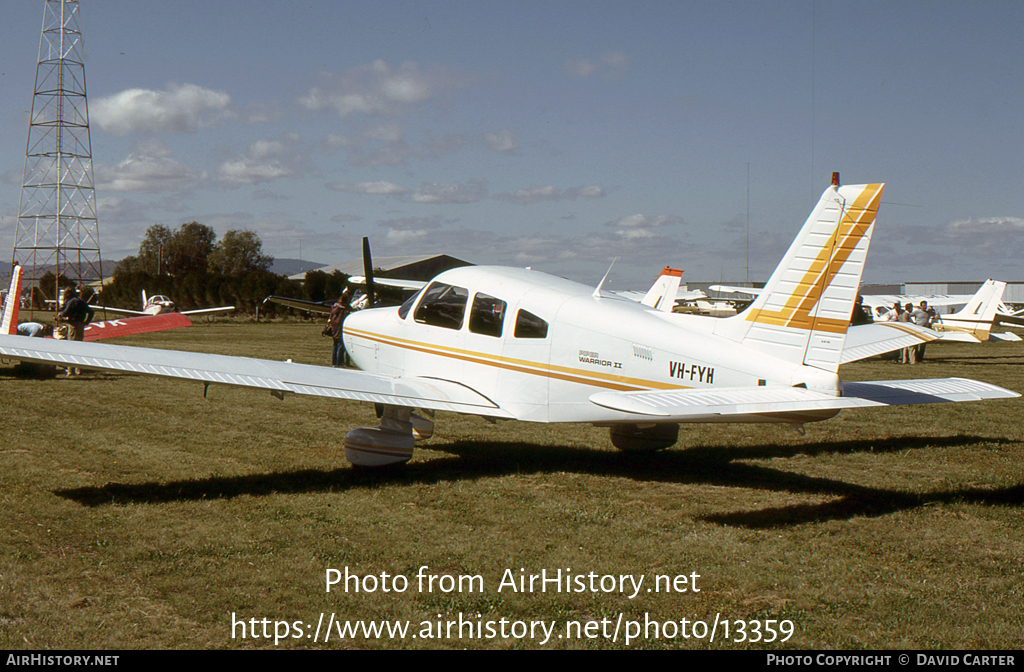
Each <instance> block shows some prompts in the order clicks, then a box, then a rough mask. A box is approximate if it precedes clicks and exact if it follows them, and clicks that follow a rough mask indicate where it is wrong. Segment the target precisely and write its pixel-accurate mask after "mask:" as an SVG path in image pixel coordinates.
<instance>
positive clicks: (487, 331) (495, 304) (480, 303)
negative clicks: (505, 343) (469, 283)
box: [469, 292, 505, 338]
mask: <svg viewBox="0 0 1024 672" xmlns="http://www.w3.org/2000/svg"><path fill="white" fill-rule="evenodd" d="M504 322H505V302H504V301H502V300H501V299H496V298H494V297H493V296H487V295H486V294H482V293H480V292H477V295H476V296H474V297H473V307H472V308H471V309H470V311H469V330H470V331H472V332H473V333H474V334H483V335H484V336H494V337H495V338H498V337H500V336H501V327H502V324H503V323H504Z"/></svg>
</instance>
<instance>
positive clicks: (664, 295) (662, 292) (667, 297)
mask: <svg viewBox="0 0 1024 672" xmlns="http://www.w3.org/2000/svg"><path fill="white" fill-rule="evenodd" d="M682 277H683V271H682V269H679V268H669V267H668V266H666V267H665V268H663V269H661V274H660V275H658V279H657V280H655V281H654V284H653V285H651V288H650V289H649V290H647V295H646V296H644V298H643V300H642V301H640V303H642V304H643V305H645V306H650V307H651V308H654V309H655V310H660V311H663V312H666V313H671V312H672V309H673V308H674V307H675V305H676V295H677V294H678V293H679V282H680V280H681V279H682Z"/></svg>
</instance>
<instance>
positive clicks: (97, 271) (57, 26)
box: [14, 0, 103, 300]
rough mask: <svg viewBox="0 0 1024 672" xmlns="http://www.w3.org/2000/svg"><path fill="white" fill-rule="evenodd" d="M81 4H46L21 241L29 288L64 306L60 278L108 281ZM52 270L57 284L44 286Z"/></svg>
mask: <svg viewBox="0 0 1024 672" xmlns="http://www.w3.org/2000/svg"><path fill="white" fill-rule="evenodd" d="M78 6H79V2H78V0H45V2H44V7H43V28H42V37H41V38H40V40H39V60H38V63H37V64H36V82H35V90H34V92H33V94H32V112H31V114H30V116H29V127H28V143H27V146H26V149H25V173H24V177H23V179H22V186H21V201H20V203H19V205H18V224H17V230H16V232H15V237H14V260H15V261H18V262H20V263H21V264H22V266H23V267H24V269H25V279H26V283H25V284H26V285H27V286H29V287H32V288H38V289H39V290H40V291H42V293H43V295H44V297H49V296H50V294H51V292H52V295H53V298H54V299H57V300H59V298H60V297H59V278H60V276H61V275H63V276H64V277H65V278H67V279H68V280H71V281H72V282H74V283H75V284H76V285H78V286H81V285H82V284H84V283H86V282H91V281H93V280H102V278H103V273H102V270H101V268H100V243H99V225H98V222H97V219H96V192H95V189H94V186H93V176H92V141H91V139H90V136H89V106H88V103H87V100H86V91H85V64H84V61H83V57H82V33H81V29H80V28H79V22H78ZM47 271H52V272H53V274H54V276H55V280H54V284H53V286H47V287H39V284H40V280H41V279H42V277H43V275H44V274H45V273H46V272H47ZM47 284H49V283H47ZM32 291H35V289H33V290H32Z"/></svg>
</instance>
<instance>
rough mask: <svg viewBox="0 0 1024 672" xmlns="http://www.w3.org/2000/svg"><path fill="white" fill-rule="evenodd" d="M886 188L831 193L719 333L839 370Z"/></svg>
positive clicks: (855, 188) (874, 186)
mask: <svg viewBox="0 0 1024 672" xmlns="http://www.w3.org/2000/svg"><path fill="white" fill-rule="evenodd" d="M884 187H885V185H884V184H864V185H851V186H845V187H840V186H838V185H836V184H833V185H832V186H830V187H829V188H828V189H826V190H825V192H824V193H823V194H822V196H821V199H820V200H819V201H818V204H817V206H815V208H814V210H813V211H812V212H811V214H810V216H809V217H808V218H807V222H806V223H805V224H804V226H803V228H802V229H801V230H800V233H798V234H797V237H796V239H795V240H794V241H793V243H792V245H790V248H789V250H788V251H787V252H786V255H785V256H784V257H783V258H782V261H781V262H780V264H779V266H778V268H776V269H775V272H774V273H773V274H772V276H771V278H770V279H769V280H768V282H767V284H766V285H765V287H764V289H763V290H761V292H760V294H759V295H758V297H757V299H755V300H754V302H753V303H752V304H751V305H750V307H749V308H747V310H745V311H743V312H742V313H740V314H739V315H737V316H735V317H732V318H727V319H725V320H723V321H722V325H721V326H720V327H719V328H716V329H715V333H717V334H720V335H722V336H725V337H727V338H731V339H733V340H736V341H738V342H740V343H743V344H744V345H747V346H749V347H751V348H754V349H756V350H760V351H762V352H765V353H768V354H771V355H773V356H775V357H778V358H780V359H783V360H786V361H790V362H798V363H802V364H806V365H808V366H814V367H817V368H820V369H824V370H826V371H831V372H835V371H837V370H838V368H839V362H840V359H841V357H842V353H843V344H844V342H845V339H846V330H847V329H848V328H849V326H850V316H851V315H852V313H853V308H854V304H855V302H856V298H857V289H858V288H859V286H860V279H861V276H862V274H863V272H864V261H865V259H866V257H867V251H868V246H869V245H870V242H871V232H872V230H873V227H874V223H875V217H876V215H877V213H878V204H879V202H880V200H881V197H882V190H883V189H884Z"/></svg>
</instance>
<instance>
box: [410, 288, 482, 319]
mask: <svg viewBox="0 0 1024 672" xmlns="http://www.w3.org/2000/svg"><path fill="white" fill-rule="evenodd" d="M468 299H469V292H467V291H466V290H465V289H464V288H462V287H455V286H453V285H446V284H445V283H443V282H432V283H431V284H430V286H429V287H427V291H426V292H424V293H423V299H422V300H421V301H420V305H418V306H416V312H415V313H413V319H415V320H416V321H417V322H419V323H420V324H429V325H431V326H435V327H444V328H445V329H461V328H462V318H463V317H464V316H465V315H466V301H467V300H468Z"/></svg>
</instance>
